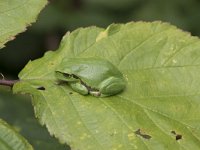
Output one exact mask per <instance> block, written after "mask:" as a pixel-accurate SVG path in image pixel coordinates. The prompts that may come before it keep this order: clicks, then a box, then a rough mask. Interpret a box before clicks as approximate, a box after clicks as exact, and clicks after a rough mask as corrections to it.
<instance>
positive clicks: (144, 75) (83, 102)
mask: <svg viewBox="0 0 200 150" xmlns="http://www.w3.org/2000/svg"><path fill="white" fill-rule="evenodd" d="M199 49H200V40H199V39H198V38H197V37H192V36H191V35H190V34H188V33H186V32H183V31H181V30H179V29H177V28H176V27H174V26H172V25H169V24H167V23H161V22H152V23H146V22H131V23H127V24H113V25H110V26H109V27H108V28H107V29H106V30H103V29H100V28H96V27H89V28H80V29H77V30H76V31H74V32H72V33H71V34H67V35H65V37H64V38H63V40H62V42H61V45H60V48H59V50H57V51H55V52H47V53H46V54H45V56H44V57H43V58H41V59H38V60H36V61H32V62H31V61H30V62H29V63H28V64H27V65H26V67H25V68H24V69H23V70H22V72H21V73H20V74H19V77H20V79H21V81H20V82H19V83H17V84H16V85H15V86H14V92H23V93H30V94H31V95H32V96H33V105H34V108H35V113H36V116H37V118H39V121H40V122H41V124H45V125H46V126H47V128H48V130H49V132H50V133H51V134H53V135H55V136H56V137H57V138H59V140H60V141H61V142H63V143H68V144H69V145H70V146H71V148H72V149H82V148H83V147H84V150H94V149H95V150H102V149H105V150H125V149H142V150H155V149H166V150H168V149H174V150H176V149H194V150H196V149H199V148H200V138H199V137H200V128H199V126H200V101H199V98H200V97H199V90H200V89H199V85H200V76H199V74H200V67H199V64H200V59H199V56H200V50H199ZM91 56H97V57H102V58H105V59H108V60H109V61H110V62H112V63H113V64H114V65H116V66H117V67H118V68H119V70H120V71H121V72H122V73H123V74H124V76H125V77H126V79H127V86H126V90H125V91H124V92H122V93H121V94H118V95H115V96H111V97H106V98H96V97H93V96H82V95H80V94H78V93H75V92H73V91H72V90H71V89H70V88H69V87H68V86H67V85H66V86H64V85H58V84H57V82H56V79H55V77H54V71H55V69H56V68H57V67H58V65H59V63H60V62H61V60H62V59H63V58H64V57H72V58H73V57H91ZM41 87H42V88H41Z"/></svg>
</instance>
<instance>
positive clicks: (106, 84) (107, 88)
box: [100, 77, 125, 97]
mask: <svg viewBox="0 0 200 150" xmlns="http://www.w3.org/2000/svg"><path fill="white" fill-rule="evenodd" d="M124 88H125V81H124V80H122V79H119V78H115V77H110V78H108V79H106V80H105V81H103V82H102V83H101V85H100V93H101V97H105V96H111V95H115V94H117V93H120V92H121V91H123V90H124Z"/></svg>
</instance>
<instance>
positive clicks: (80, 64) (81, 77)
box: [55, 57, 126, 97]
mask: <svg viewBox="0 0 200 150" xmlns="http://www.w3.org/2000/svg"><path fill="white" fill-rule="evenodd" d="M55 76H56V78H57V79H59V80H61V81H67V82H68V84H69V86H70V87H71V88H72V89H73V90H74V91H76V92H78V93H80V94H82V95H87V94H91V95H93V96H96V97H105V96H111V95H115V94H117V93H119V92H121V91H123V90H124V88H125V86H126V82H125V79H124V77H123V75H122V73H121V72H120V71H119V70H118V69H117V68H116V67H115V66H114V65H113V64H112V63H110V62H109V61H108V60H105V59H101V58H94V57H90V58H65V59H63V60H62V61H61V63H60V65H59V66H58V68H57V69H56V71H55Z"/></svg>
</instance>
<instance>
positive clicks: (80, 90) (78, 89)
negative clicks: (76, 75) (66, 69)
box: [69, 82, 88, 95]
mask: <svg viewBox="0 0 200 150" xmlns="http://www.w3.org/2000/svg"><path fill="white" fill-rule="evenodd" d="M69 85H70V86H71V88H72V89H73V90H74V91H76V92H78V93H80V94H82V95H87V94H88V89H87V88H86V87H85V86H84V85H83V84H81V83H79V82H76V83H75V82H71V83H69Z"/></svg>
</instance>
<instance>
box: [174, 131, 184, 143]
mask: <svg viewBox="0 0 200 150" xmlns="http://www.w3.org/2000/svg"><path fill="white" fill-rule="evenodd" d="M171 133H172V134H173V135H175V137H176V141H178V140H181V139H182V135H181V134H177V133H176V131H171Z"/></svg>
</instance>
